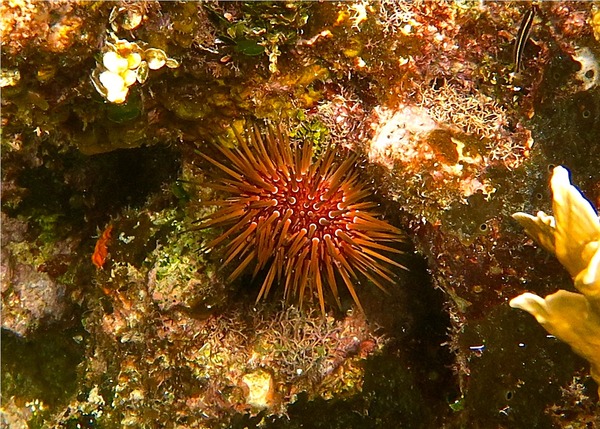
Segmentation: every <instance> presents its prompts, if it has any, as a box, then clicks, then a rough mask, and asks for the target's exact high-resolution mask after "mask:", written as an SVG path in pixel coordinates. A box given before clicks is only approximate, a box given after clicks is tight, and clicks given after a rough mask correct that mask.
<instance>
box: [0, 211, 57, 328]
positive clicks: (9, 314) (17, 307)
mask: <svg viewBox="0 0 600 429" xmlns="http://www.w3.org/2000/svg"><path fill="white" fill-rule="evenodd" d="M25 231H26V226H25V224H24V223H22V222H20V221H17V220H14V219H10V218H8V217H7V216H5V215H3V216H2V239H3V241H4V242H5V243H8V244H7V245H3V247H2V250H1V258H0V259H1V263H0V264H1V265H0V267H1V268H0V273H1V287H0V289H1V291H2V328H4V329H8V330H10V331H12V332H14V333H16V334H18V335H21V336H26V335H29V334H31V333H32V332H34V331H36V330H37V329H38V328H40V327H41V326H43V325H46V324H48V323H51V322H54V321H58V320H60V319H61V318H62V317H63V315H64V313H65V311H66V308H67V305H66V301H65V295H66V286H65V285H64V284H62V283H60V282H58V281H56V280H54V279H53V278H51V277H50V275H49V274H48V273H46V272H42V270H41V269H40V267H39V266H36V265H35V264H34V261H35V259H33V260H32V261H26V260H25V258H24V255H29V254H30V253H31V251H32V249H30V248H29V246H28V245H27V243H26V242H25V241H22V240H23V239H24V234H25ZM13 240H14V241H13ZM30 256H31V255H30Z"/></svg>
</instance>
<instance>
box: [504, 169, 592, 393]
mask: <svg viewBox="0 0 600 429" xmlns="http://www.w3.org/2000/svg"><path fill="white" fill-rule="evenodd" d="M551 187H552V194H553V202H552V210H553V212H554V217H552V216H549V215H547V214H545V213H544V212H538V214H537V216H535V217H534V216H531V215H528V214H526V213H515V214H514V215H513V217H514V218H515V219H516V220H517V221H518V222H519V223H520V224H521V225H522V226H523V227H524V228H525V231H527V233H528V234H529V235H530V236H532V237H533V238H534V239H536V240H537V241H538V242H539V243H540V244H541V245H542V246H543V247H544V248H545V249H546V250H548V251H550V252H552V253H554V254H555V255H556V257H557V258H558V260H559V261H560V263H561V264H562V265H563V266H564V267H565V268H566V269H567V270H568V271H569V273H570V274H571V276H572V277H573V280H574V282H575V288H577V290H578V291H579V292H581V294H578V293H573V292H567V291H565V290H559V291H558V292H556V293H554V294H552V295H548V296H547V297H546V298H545V299H544V298H541V297H539V296H537V295H534V294H532V293H524V294H523V295H519V296H518V297H516V298H513V299H512V300H511V301H510V306H511V307H514V308H520V309H522V310H525V311H527V312H529V313H530V314H532V315H533V316H535V318H536V319H537V321H538V322H539V323H540V324H541V325H542V326H543V327H544V328H545V329H546V330H547V331H548V332H549V333H551V334H552V335H554V336H556V337H557V338H559V339H561V340H562V341H564V342H566V343H568V344H569V345H570V346H571V347H572V348H573V350H574V351H575V352H576V353H578V354H579V355H581V356H582V357H584V358H585V359H587V360H588V361H589V362H590V364H591V375H592V378H593V379H594V380H595V381H596V383H598V384H599V385H600V218H599V217H598V215H597V213H596V211H595V210H594V207H593V206H592V205H591V204H590V202H589V201H587V200H586V199H585V198H584V197H583V195H581V193H580V192H579V190H578V189H577V188H576V187H575V186H573V185H571V182H570V181H569V172H568V171H567V170H566V169H565V168H564V167H556V168H555V169H554V172H553V175H552V181H551ZM598 394H599V395H600V387H599V388H598Z"/></svg>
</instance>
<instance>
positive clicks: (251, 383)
mask: <svg viewBox="0 0 600 429" xmlns="http://www.w3.org/2000/svg"><path fill="white" fill-rule="evenodd" d="M242 381H243V382H244V384H245V385H246V386H247V387H248V394H247V396H246V402H247V403H248V404H249V405H251V406H252V407H254V408H258V409H260V410H262V409H264V408H268V407H269V405H270V404H271V403H272V401H273V395H274V386H273V377H272V376H271V374H269V373H268V372H266V371H263V370H260V369H259V370H257V371H254V372H250V373H248V374H246V375H244V376H243V377H242Z"/></svg>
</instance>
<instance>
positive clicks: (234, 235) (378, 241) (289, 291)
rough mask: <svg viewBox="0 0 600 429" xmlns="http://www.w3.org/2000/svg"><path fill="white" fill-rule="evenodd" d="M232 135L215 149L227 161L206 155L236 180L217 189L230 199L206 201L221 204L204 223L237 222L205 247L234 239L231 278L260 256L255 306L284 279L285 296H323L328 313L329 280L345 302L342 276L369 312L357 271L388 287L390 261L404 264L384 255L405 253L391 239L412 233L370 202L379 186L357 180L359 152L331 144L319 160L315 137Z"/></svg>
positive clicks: (229, 248)
mask: <svg viewBox="0 0 600 429" xmlns="http://www.w3.org/2000/svg"><path fill="white" fill-rule="evenodd" d="M234 133H235V135H236V138H237V141H238V147H236V148H234V149H229V148H227V147H225V146H224V145H218V146H217V148H218V150H219V151H220V152H221V153H222V154H223V155H224V157H225V158H224V161H225V162H224V163H221V162H219V161H217V160H216V159H214V158H211V157H209V156H207V155H205V154H202V156H203V157H204V158H205V159H206V160H208V161H209V162H210V163H212V164H213V165H215V166H216V167H218V168H219V169H220V170H222V171H223V172H224V173H226V175H227V176H228V177H226V178H222V179H220V180H219V183H214V184H211V185H209V186H210V187H212V188H213V189H215V190H218V191H224V192H225V193H227V194H229V197H227V198H226V199H222V200H217V201H210V202H207V203H206V204H208V205H216V206H219V207H220V208H219V209H218V210H217V211H216V212H214V213H213V214H212V215H210V216H209V217H208V218H206V219H204V220H203V222H202V223H201V225H200V227H201V228H207V227H213V226H229V228H228V229H227V230H226V231H225V232H224V233H223V234H221V235H220V236H219V237H217V238H215V239H214V240H212V241H211V242H210V243H208V244H207V245H206V247H207V248H208V249H212V248H215V247H216V246H218V245H219V244H221V243H222V242H225V241H226V240H228V242H227V244H226V245H225V247H226V253H225V256H224V259H225V261H224V263H223V266H226V265H228V264H229V263H231V262H232V261H234V260H238V261H239V265H238V266H237V267H236V268H235V270H234V271H233V272H232V273H231V275H230V276H229V280H233V279H235V278H237V277H238V276H239V275H240V274H241V273H242V272H243V271H244V270H245V269H246V267H247V266H248V265H250V264H251V263H252V262H254V263H255V268H254V272H253V276H256V275H257V274H258V273H259V272H261V271H262V270H263V269H267V270H266V277H265V279H264V281H263V283H262V287H261V289H260V292H259V294H258V297H257V302H258V300H260V299H261V298H263V297H266V296H267V295H268V293H269V291H270V289H271V286H272V285H273V282H274V281H275V279H277V283H280V282H283V283H284V284H285V291H284V297H285V299H286V300H289V299H290V298H291V297H293V298H295V299H298V301H299V304H300V306H302V301H303V298H304V296H305V294H306V293H310V294H312V293H314V292H316V294H317V295H318V298H319V303H320V306H321V311H322V312H323V314H325V299H324V285H325V284H327V286H328V287H329V289H330V290H331V293H332V295H333V297H334V299H335V300H336V302H337V305H338V306H339V307H341V304H340V300H339V294H338V288H337V280H336V279H339V278H341V279H342V281H343V283H344V284H345V285H346V287H347V288H348V291H349V292H350V294H351V295H352V298H353V299H354V301H355V302H356V305H357V306H358V307H359V308H360V309H361V311H362V307H361V305H360V302H359V300H358V296H357V294H356V290H355V284H356V282H357V281H358V280H359V275H360V274H362V275H364V276H365V277H366V278H368V279H369V280H371V281H372V282H373V283H374V284H375V285H377V286H378V287H379V288H380V289H382V290H384V291H385V288H384V286H383V281H387V282H391V281H392V277H393V273H392V271H391V269H390V267H389V266H390V265H394V266H396V267H399V268H404V266H402V265H401V264H399V263H398V262H396V261H394V260H392V259H390V258H389V257H387V256H385V255H384V254H382V252H385V253H388V252H393V253H402V252H401V251H400V250H397V249H395V248H393V247H390V246H389V245H388V244H384V243H395V242H402V241H404V239H403V238H404V236H403V234H402V232H401V231H400V230H399V229H398V228H396V227H394V226H392V225H390V224H388V223H387V222H385V221H383V220H380V219H378V218H377V213H375V212H374V211H373V209H374V208H375V207H376V206H377V204H376V203H374V202H371V201H368V200H366V198H367V197H368V196H369V195H370V194H372V192H373V191H372V190H371V189H368V188H367V186H366V185H365V183H363V182H362V181H361V180H360V178H359V175H358V172H357V169H356V168H355V166H356V164H357V159H356V156H355V155H350V156H347V157H346V158H345V159H344V160H338V158H337V157H336V153H335V150H334V149H333V148H331V147H329V148H327V149H325V150H324V152H323V153H322V154H321V155H320V156H319V157H318V158H317V159H316V160H313V146H312V142H310V141H305V142H303V143H302V144H301V145H298V144H296V143H291V142H290V139H289V137H288V135H287V133H286V132H285V130H284V129H283V127H281V126H280V127H278V128H276V127H274V126H269V127H267V129H265V130H261V129H259V128H258V127H255V126H252V127H250V128H249V129H248V130H247V131H246V132H245V134H244V135H241V134H240V133H238V132H237V131H235V130H234ZM225 164H227V165H225Z"/></svg>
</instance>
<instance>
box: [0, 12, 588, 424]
mask: <svg viewBox="0 0 600 429" xmlns="http://www.w3.org/2000/svg"><path fill="white" fill-rule="evenodd" d="M0 20H1V25H0V28H1V30H0V31H1V32H2V52H1V79H0V83H1V86H2V131H1V132H2V135H1V137H2V141H1V145H2V146H1V149H2V172H1V174H2V218H1V225H2V249H1V267H0V268H1V270H0V273H1V276H2V277H1V280H2V283H1V292H2V392H1V393H2V407H1V410H0V422H1V423H0V425H2V426H3V427H11V428H13V427H14V428H20V427H23V428H25V427H34V428H37V427H53V428H75V427H88V428H92V427H98V428H112V427H157V425H158V426H159V427H171V428H188V427H189V428H219V427H239V428H242V427H267V428H278V427H286V428H290V427H291V428H293V427H323V428H334V427H340V428H342V427H343V428H348V427H391V426H392V425H393V426H401V427H407V428H421V427H422V428H430V427H444V428H460V427H481V428H490V427H494V428H496V427H510V428H563V427H564V428H566V427H569V428H580V427H586V428H594V427H600V417H599V416H600V409H599V405H598V403H599V402H598V399H599V398H598V386H597V384H596V383H595V382H594V380H593V379H592V378H591V376H590V366H589V362H588V361H586V360H584V359H582V358H581V357H579V356H578V355H577V354H576V353H574V352H573V351H572V350H571V348H570V347H569V345H568V344H566V343H563V342H561V341H560V340H559V339H557V338H555V337H553V336H552V335H548V333H547V332H546V331H545V330H544V329H543V328H542V327H541V326H539V325H538V324H537V322H536V321H535V319H534V318H533V317H531V316H530V315H528V314H526V313H524V312H522V311H518V310H516V309H513V308H511V307H510V306H509V301H510V300H511V299H513V298H515V297H517V296H518V295H521V294H522V293H524V292H530V293H534V294H536V295H539V296H547V295H549V294H551V293H553V292H555V291H557V290H559V289H562V290H565V291H571V292H574V291H575V289H574V286H573V279H572V278H571V275H570V272H569V271H567V270H566V269H565V268H564V267H563V266H562V265H561V264H560V263H559V262H558V261H557V260H556V258H555V257H554V256H553V255H552V254H550V253H547V252H546V251H544V249H543V248H542V247H540V246H539V245H538V244H537V243H536V242H534V241H533V240H531V239H530V238H528V236H527V235H526V233H525V231H524V230H523V228H522V227H521V226H520V225H519V223H518V222H517V221H515V220H514V219H513V218H512V215H513V214H514V213H516V212H525V213H532V214H533V213H537V212H538V211H539V210H544V211H546V212H549V209H550V207H551V204H552V201H553V200H552V195H551V193H550V187H549V183H550V178H551V176H552V171H553V170H554V168H555V167H556V166H559V165H560V166H564V167H565V168H566V169H568V171H570V174H571V176H570V182H571V183H573V184H574V185H575V186H577V188H578V189H579V190H580V191H581V195H584V196H585V197H586V198H587V199H588V200H589V202H590V203H591V205H592V206H593V207H596V208H598V207H600V5H599V4H598V3H597V2H534V3H525V2H512V3H509V2H489V3H488V2H476V1H455V2H445V1H443V2H442V1H439V2H426V1H412V2H397V1H386V0H382V1H357V2H217V1H206V2H158V1H147V2H129V1H120V2H86V1H53V2H39V1H34V0H7V1H4V2H2V4H1V5H0ZM264 123H269V124H278V125H282V126H283V127H284V129H286V130H287V133H288V134H289V139H290V141H292V142H293V143H294V144H297V145H299V147H302V142H306V141H309V142H310V146H311V147H313V148H314V154H315V155H314V156H316V157H318V156H319V155H320V154H322V153H324V152H325V153H327V151H324V149H325V148H331V147H333V148H335V151H336V153H338V154H339V156H340V157H342V156H343V154H346V153H348V152H352V153H353V154H354V155H353V156H356V157H357V159H358V162H356V163H355V165H354V168H355V169H356V171H357V174H358V175H359V176H360V178H361V183H366V184H368V185H369V195H368V196H367V197H368V198H369V201H372V202H374V203H377V204H378V205H379V207H378V211H379V215H380V219H382V220H383V221H385V222H387V223H389V224H390V225H393V226H394V227H395V228H399V229H401V230H402V231H403V234H404V235H405V237H406V242H405V243H401V244H400V245H399V251H400V252H402V253H400V254H397V253H392V254H391V256H390V258H392V259H393V260H394V262H396V263H397V264H400V265H402V266H405V267H407V268H408V270H403V269H400V268H397V267H395V266H394V267H393V268H392V269H393V270H394V273H393V274H394V276H393V281H392V282H388V283H389V284H386V285H385V290H386V292H387V293H385V292H383V291H381V290H380V289H378V288H377V287H376V285H374V284H372V282H371V281H370V280H369V279H366V278H365V279H362V280H360V284H357V285H356V293H357V295H358V297H359V298H360V303H361V304H362V307H363V309H364V311H359V309H358V308H357V307H356V306H355V305H354V301H355V300H354V299H353V298H354V297H353V296H351V294H350V293H349V292H348V291H346V290H345V289H344V290H342V289H343V287H342V286H340V288H339V305H338V303H337V302H336V301H335V300H327V303H326V305H325V310H326V311H325V314H322V312H321V308H320V305H319V300H320V296H317V295H318V294H317V291H316V290H315V291H313V290H312V289H311V290H307V291H306V297H305V300H304V303H303V306H302V308H301V309H300V308H299V306H298V303H297V302H290V300H287V301H286V300H285V299H284V298H285V297H284V292H283V291H284V289H285V287H284V284H287V283H286V280H285V278H280V279H278V281H276V282H275V283H274V285H273V288H272V290H271V292H270V293H269V296H268V299H266V300H260V301H259V302H256V296H257V295H258V294H259V291H260V288H261V284H263V281H264V278H265V276H267V273H266V272H259V273H255V275H254V276H253V275H252V274H253V272H252V271H253V267H252V266H250V267H248V270H245V271H244V272H243V273H242V274H241V275H238V276H235V277H236V279H235V281H228V280H227V279H228V277H229V276H230V275H231V273H232V272H234V270H235V268H236V262H235V261H233V262H231V263H230V264H225V265H226V266H225V267H223V265H224V264H223V252H222V251H221V250H220V249H219V248H218V247H215V248H210V249H209V248H207V246H206V245H207V243H210V242H211V241H213V240H215V238H216V237H219V234H222V233H223V231H224V229H223V228H199V226H200V225H201V224H199V222H201V221H202V220H203V219H207V218H210V215H211V214H212V213H214V211H213V207H212V206H211V205H210V204H208V203H207V202H210V201H214V200H219V199H222V198H225V197H223V195H222V193H221V191H222V189H218V186H215V185H214V182H213V180H214V177H215V176H218V170H219V169H218V168H216V167H215V166H214V165H213V164H211V163H210V162H208V161H207V157H208V158H210V159H213V160H218V161H219V162H221V161H222V162H224V163H225V162H226V159H223V157H222V155H219V154H220V152H219V150H218V146H219V145H222V146H223V147H227V148H231V147H234V146H235V145H236V141H237V140H236V135H239V134H243V133H245V132H248V129H250V128H251V127H249V125H250V124H264ZM219 156H221V158H219ZM590 210H593V208H590ZM596 214H597V213H596ZM265 229H266V228H265ZM229 239H235V238H234V237H230V238H229ZM595 239H597V238H594V237H592V241H593V240H595ZM273 240H278V237H273ZM588 251H593V249H592V250H589V249H588ZM272 256H273V257H275V255H272ZM591 260H592V261H594V260H595V259H594V258H591ZM239 262H240V261H238V262H237V264H239ZM596 263H597V261H596ZM591 264H592V263H590V267H592V265H591ZM590 271H592V268H590V269H589V270H588V271H586V272H590ZM336 272H337V271H336ZM340 272H345V271H343V270H342V271H340ZM288 275H292V274H290V273H288ZM344 281H345V279H344ZM300 283H301V282H300ZM343 284H344V282H343V281H342V280H340V285H343ZM576 285H577V283H576ZM313 295H314V296H313ZM540 299H541V298H540ZM594 299H595V298H594ZM575 323H576V322H575ZM576 349H577V348H576ZM583 355H584V356H586V355H585V353H583ZM592 362H593V356H592ZM595 364H596V366H597V361H596V363H595ZM595 375H596V378H597V367H596V373H595Z"/></svg>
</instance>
